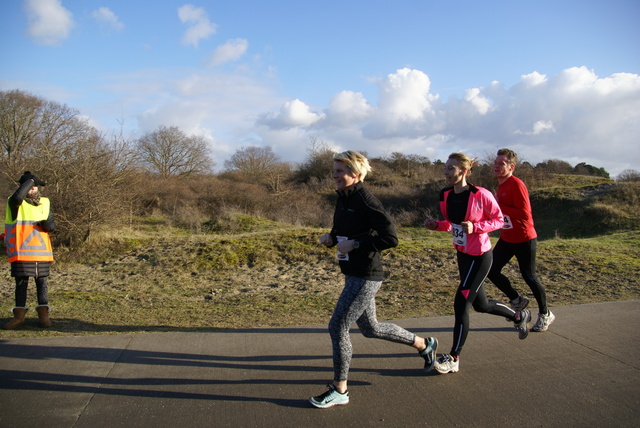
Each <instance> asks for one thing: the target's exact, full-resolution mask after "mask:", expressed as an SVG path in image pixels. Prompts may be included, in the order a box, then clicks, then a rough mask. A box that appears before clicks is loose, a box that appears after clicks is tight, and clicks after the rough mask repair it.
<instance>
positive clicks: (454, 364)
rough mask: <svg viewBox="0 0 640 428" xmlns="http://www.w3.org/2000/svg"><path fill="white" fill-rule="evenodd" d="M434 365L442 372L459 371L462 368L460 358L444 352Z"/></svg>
mask: <svg viewBox="0 0 640 428" xmlns="http://www.w3.org/2000/svg"><path fill="white" fill-rule="evenodd" d="M434 367H435V369H436V370H437V371H438V373H441V374H447V373H457V372H458V370H459V369H460V358H458V359H455V358H453V357H452V356H451V355H449V354H442V355H441V356H440V358H438V361H436V364H435V366H434Z"/></svg>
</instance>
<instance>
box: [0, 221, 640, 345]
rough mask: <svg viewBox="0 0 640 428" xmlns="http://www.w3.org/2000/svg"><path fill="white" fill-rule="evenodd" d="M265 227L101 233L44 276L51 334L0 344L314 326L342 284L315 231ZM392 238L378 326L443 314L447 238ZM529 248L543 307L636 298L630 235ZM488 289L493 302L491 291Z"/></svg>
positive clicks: (638, 271) (450, 274)
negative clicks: (534, 254) (82, 258)
mask: <svg viewBox="0 0 640 428" xmlns="http://www.w3.org/2000/svg"><path fill="white" fill-rule="evenodd" d="M271 226H272V227H271V228H267V230H265V231H254V232H242V233H238V234H234V235H218V234H186V233H184V231H181V230H178V229H170V228H166V227H162V228H159V230H160V231H158V230H155V231H150V230H145V231H144V232H141V231H138V232H131V231H127V232H126V233H121V234H120V235H113V234H111V235H109V236H107V235H104V236H102V238H101V239H100V240H99V242H94V244H95V248H94V250H93V251H92V253H91V254H92V257H90V258H87V259H86V260H87V262H86V263H76V262H72V261H71V260H70V259H71V258H70V255H69V254H66V253H65V252H64V251H61V254H59V261H58V262H57V263H56V264H55V265H54V266H55V268H54V269H53V272H52V275H51V278H50V284H51V285H50V301H51V305H52V307H53V309H54V312H53V313H52V318H53V320H54V325H53V327H51V328H50V329H47V330H43V329H40V328H38V327H37V326H36V319H35V318H34V314H33V311H31V312H32V313H30V315H29V317H30V318H29V320H28V322H27V323H26V324H25V326H24V327H22V328H20V329H18V330H13V331H4V330H1V331H0V337H43V336H58V335H79V334H111V333H125V332H126V333H130V332H144V331H195V330H211V329H220V328H253V327H280V326H293V325H308V324H325V323H326V322H327V321H328V319H329V316H330V314H331V312H332V310H333V305H334V304H335V301H336V299H337V297H338V295H339V293H340V290H341V288H342V285H343V284H342V281H343V278H342V275H340V273H339V271H338V267H337V266H336V264H335V262H334V255H333V251H332V250H330V249H326V248H323V247H321V246H320V245H318V244H317V241H318V237H319V236H320V234H322V233H324V232H325V230H323V229H315V228H301V227H294V226H284V225H277V224H272V223H271ZM276 226H277V227H276ZM147 229H148V227H147ZM400 235H401V244H400V246H399V247H397V248H395V249H393V250H389V251H387V252H386V253H385V263H386V266H387V267H388V270H389V271H390V276H389V278H388V279H387V280H386V281H385V284H384V286H383V288H382V290H381V291H380V292H379V294H378V298H377V302H378V313H379V317H380V319H394V318H405V317H417V316H433V315H448V314H451V313H452V299H453V293H454V291H455V288H456V286H457V275H458V274H457V267H456V264H455V259H454V250H453V248H452V247H451V244H450V242H449V238H448V236H447V235H446V234H442V233H437V232H430V231H426V230H423V229H414V228H404V229H401V230H400ZM538 248H539V249H538V265H539V269H538V271H539V274H540V276H541V280H542V282H543V283H544V284H545V285H546V287H547V293H548V300H549V302H550V305H551V306H552V307H553V306H562V305H569V304H580V303H589V302H599V301H613V300H628V299H638V298H640V284H639V281H638V278H640V250H639V248H640V232H639V231H632V232H626V233H616V234H611V235H606V236H601V237H598V238H587V239H549V240H544V241H541V242H540V243H539V247H538ZM508 269H509V271H510V276H511V277H512V278H513V279H514V284H515V286H516V287H517V288H519V289H520V290H521V291H523V292H524V291H526V290H524V289H523V286H524V284H523V282H522V281H521V280H520V279H519V276H518V273H517V271H516V268H515V267H514V266H513V265H511V266H510V267H509V268H508ZM0 275H1V278H2V288H1V292H0V306H2V307H4V308H6V309H7V312H5V313H6V314H7V317H6V318H4V319H0V322H5V321H8V319H9V318H8V309H9V308H11V306H12V304H13V281H12V278H10V277H9V273H8V264H5V265H3V266H2V268H1V270H0ZM487 290H488V292H489V294H490V295H492V296H495V297H500V296H499V295H498V293H497V292H496V291H497V290H496V289H495V287H493V286H492V285H491V284H488V285H487ZM29 291H30V301H29V304H30V306H34V302H33V300H34V290H33V286H31V288H30V290H29ZM529 294H530V293H529Z"/></svg>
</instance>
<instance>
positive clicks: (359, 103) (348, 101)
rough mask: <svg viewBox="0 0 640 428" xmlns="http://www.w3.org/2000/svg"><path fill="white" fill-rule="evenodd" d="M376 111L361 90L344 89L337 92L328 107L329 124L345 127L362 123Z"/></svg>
mask: <svg viewBox="0 0 640 428" xmlns="http://www.w3.org/2000/svg"><path fill="white" fill-rule="evenodd" d="M373 112H374V108H373V107H372V106H371V105H370V104H369V103H368V102H367V99H366V98H365V97H364V95H362V93H360V92H353V91H342V92H339V93H338V94H336V95H335V96H334V97H333V98H332V99H331V103H330V104H329V108H328V109H327V123H328V125H329V126H340V127H345V126H348V125H349V124H354V123H362V122H363V121H365V120H366V119H368V118H369V117H370V116H371V114H372V113H373Z"/></svg>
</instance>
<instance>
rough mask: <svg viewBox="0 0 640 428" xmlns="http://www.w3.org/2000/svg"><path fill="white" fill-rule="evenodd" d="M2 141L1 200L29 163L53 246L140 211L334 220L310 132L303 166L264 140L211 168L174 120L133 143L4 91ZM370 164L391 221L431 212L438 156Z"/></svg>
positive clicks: (487, 177) (631, 175) (212, 224)
mask: <svg viewBox="0 0 640 428" xmlns="http://www.w3.org/2000/svg"><path fill="white" fill-rule="evenodd" d="M0 144H1V146H0V190H1V191H2V192H3V194H5V195H6V196H9V195H10V194H11V193H12V192H13V191H14V190H15V188H16V181H17V179H18V178H19V177H20V175H21V174H22V173H23V172H24V171H25V170H29V171H32V172H33V173H35V174H36V175H37V176H38V177H40V178H42V179H43V180H45V181H46V182H47V186H46V187H45V190H44V193H45V195H46V196H48V197H49V198H50V199H51V201H52V209H53V212H54V215H55V218H56V223H57V225H58V229H57V232H56V233H55V234H54V240H55V242H56V243H57V244H58V245H68V246H70V247H74V246H78V245H81V244H82V243H83V242H85V241H86V240H88V239H90V238H91V235H92V233H93V232H94V231H96V230H98V229H100V228H105V227H122V226H123V225H127V224H131V223H133V222H135V221H136V220H138V219H140V218H145V217H158V218H162V219H164V221H166V222H167V223H168V224H170V225H172V226H179V227H185V228H188V229H191V230H193V231H198V232H200V231H207V230H212V231H215V230H224V228H225V225H228V222H227V220H228V219H229V218H230V217H232V216H233V215H236V214H239V213H240V214H249V215H253V216H262V217H266V218H269V219H272V220H275V221H282V222H288V223H292V224H300V225H311V226H326V225H327V224H329V222H330V221H331V212H332V204H333V198H334V197H335V195H334V192H333V183H332V181H331V179H330V168H331V164H332V157H333V155H334V151H333V150H332V148H331V147H330V146H329V145H327V144H326V143H324V142H323V141H322V140H321V139H318V138H311V139H310V141H309V142H308V151H307V157H306V159H305V160H304V161H303V162H301V163H299V164H294V163H290V162H283V161H282V160H281V159H280V157H279V156H278V155H277V154H276V153H275V152H273V150H272V148H271V147H268V146H267V147H257V146H248V147H241V148H239V149H238V150H237V151H236V152H235V153H234V154H233V155H232V156H231V157H230V158H229V160H227V161H225V162H224V168H223V170H222V172H218V173H215V172H214V168H215V166H216V164H215V159H214V158H213V156H212V154H211V152H210V150H209V148H208V147H209V146H208V142H207V140H206V139H205V138H204V137H201V136H195V135H187V134H185V133H184V132H183V131H182V130H180V129H179V128H178V127H175V126H171V127H167V126H160V127H158V128H157V129H156V130H154V131H150V132H147V133H145V134H144V135H142V136H141V137H140V138H137V139H131V138H127V137H126V136H124V135H123V133H122V131H121V132H120V133H119V134H112V135H107V134H104V133H102V132H100V131H98V130H97V129H96V128H95V127H93V126H92V125H91V124H90V123H89V121H88V120H87V119H86V118H83V117H82V116H81V115H80V114H79V112H78V111H77V110H75V109H73V108H71V107H69V106H67V105H65V104H60V103H57V102H54V101H50V100H46V99H43V98H41V97H38V96H35V95H33V94H30V93H28V92H25V91H21V90H10V91H0ZM356 149H357V148H356ZM363 152H364V151H363ZM492 160H493V159H492V158H491V159H490V158H489V157H487V159H485V160H484V162H481V163H480V165H478V166H477V167H475V168H474V172H473V178H474V183H475V184H478V185H483V186H486V187H489V188H491V187H492V186H493V185H494V183H493V181H494V180H493V179H492V177H491V167H492ZM370 161H371V164H372V167H373V171H374V172H373V174H372V175H371V176H370V177H367V182H368V183H369V185H370V186H372V187H375V189H376V194H377V195H379V197H380V198H381V199H384V202H385V204H387V205H388V206H389V207H390V210H391V211H392V213H393V215H394V216H395V217H396V219H397V220H398V221H400V222H401V223H407V224H411V223H412V222H415V221H416V219H417V218H419V217H420V215H422V214H424V211H425V210H428V209H429V207H430V206H431V205H430V204H431V203H432V201H431V200H429V199H428V197H425V195H427V194H429V192H430V191H431V193H433V192H436V189H438V187H439V186H440V187H441V185H442V168H443V165H444V164H443V162H442V161H441V160H435V161H432V160H430V159H429V158H427V157H425V156H420V155H413V154H410V155H406V154H403V153H398V152H394V153H391V154H390V155H388V156H385V157H378V158H375V157H374V158H371V159H370ZM516 171H517V175H518V176H519V177H521V178H522V179H523V180H525V182H527V184H528V185H529V186H532V187H533V188H535V187H536V185H540V183H543V182H544V180H545V177H548V176H549V175H552V174H578V175H593V176H599V177H603V178H609V174H608V173H607V172H606V171H605V170H604V169H603V168H598V167H595V166H592V165H588V164H585V163H580V164H578V165H575V166H571V165H570V164H569V163H567V162H565V161H562V160H557V159H550V160H546V161H544V162H541V163H539V164H537V165H535V166H534V165H531V164H529V163H527V162H523V163H522V164H521V165H519V166H518V168H517V170H516ZM619 179H622V180H625V181H640V173H639V172H638V171H635V170H628V171H625V172H623V174H621V176H620V177H619ZM436 193H437V192H436ZM225 222H227V223H225Z"/></svg>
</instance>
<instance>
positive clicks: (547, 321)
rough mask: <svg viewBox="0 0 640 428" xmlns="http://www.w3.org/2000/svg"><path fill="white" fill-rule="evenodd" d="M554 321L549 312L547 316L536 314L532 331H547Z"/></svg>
mask: <svg viewBox="0 0 640 428" xmlns="http://www.w3.org/2000/svg"><path fill="white" fill-rule="evenodd" d="M555 319H556V316H555V315H553V312H551V311H549V313H548V314H547V315H543V314H538V321H536V323H535V324H534V325H533V327H531V330H533V331H547V329H548V328H549V326H550V325H551V323H552V322H553V321H554V320H555Z"/></svg>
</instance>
